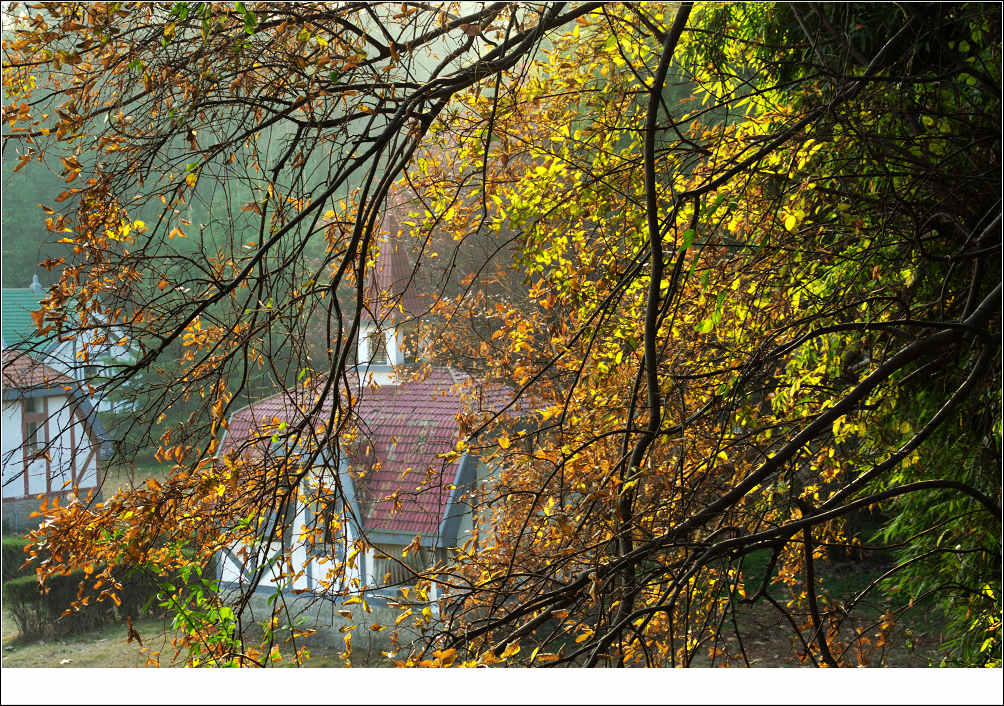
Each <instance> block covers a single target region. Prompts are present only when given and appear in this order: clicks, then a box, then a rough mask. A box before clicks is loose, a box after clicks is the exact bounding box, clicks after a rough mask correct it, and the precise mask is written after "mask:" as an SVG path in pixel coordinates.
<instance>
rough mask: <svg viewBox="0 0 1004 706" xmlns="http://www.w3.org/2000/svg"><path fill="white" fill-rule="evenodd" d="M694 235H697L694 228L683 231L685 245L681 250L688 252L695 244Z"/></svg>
mask: <svg viewBox="0 0 1004 706" xmlns="http://www.w3.org/2000/svg"><path fill="white" fill-rule="evenodd" d="M694 235H696V233H695V232H694V229H693V228H687V230H685V231H683V245H682V246H681V248H680V249H681V250H686V249H687V248H689V247H690V246H691V245H693V244H694Z"/></svg>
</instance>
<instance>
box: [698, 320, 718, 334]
mask: <svg viewBox="0 0 1004 706" xmlns="http://www.w3.org/2000/svg"><path fill="white" fill-rule="evenodd" d="M714 327H715V324H714V322H713V321H712V320H711V319H705V320H704V321H702V322H701V323H699V324H697V326H695V327H694V328H696V329H697V332H698V333H710V332H711V330H712V329H713V328H714Z"/></svg>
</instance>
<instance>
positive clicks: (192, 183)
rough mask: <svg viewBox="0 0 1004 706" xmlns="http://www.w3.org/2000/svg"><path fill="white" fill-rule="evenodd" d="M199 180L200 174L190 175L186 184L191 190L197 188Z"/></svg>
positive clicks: (186, 178)
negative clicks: (196, 183) (196, 184)
mask: <svg viewBox="0 0 1004 706" xmlns="http://www.w3.org/2000/svg"><path fill="white" fill-rule="evenodd" d="M198 180H199V175H198V174H189V175H188V176H186V177H185V183H186V184H188V186H189V188H192V189H194V188H195V182H197V181H198Z"/></svg>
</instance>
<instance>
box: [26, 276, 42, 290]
mask: <svg viewBox="0 0 1004 706" xmlns="http://www.w3.org/2000/svg"><path fill="white" fill-rule="evenodd" d="M28 289H30V290H31V291H33V292H34V293H35V294H41V293H42V283H41V282H39V281H38V273H37V272H36V273H35V274H34V275H32V278H31V284H29V285H28Z"/></svg>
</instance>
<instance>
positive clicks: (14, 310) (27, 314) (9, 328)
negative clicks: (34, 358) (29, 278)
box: [0, 288, 45, 348]
mask: <svg viewBox="0 0 1004 706" xmlns="http://www.w3.org/2000/svg"><path fill="white" fill-rule="evenodd" d="M2 296H3V299H2V301H0V324H2V326H0V327H2V329H3V341H4V343H5V344H6V345H7V346H8V347H10V348H15V347H19V346H21V345H22V344H25V343H27V344H29V345H30V344H33V343H37V342H39V341H40V340H42V339H41V337H40V336H39V335H38V333H37V329H36V328H35V322H34V321H33V320H32V318H31V312H33V311H38V308H39V306H38V304H39V302H40V301H42V299H43V298H44V296H45V295H44V293H42V292H36V291H34V290H32V289H30V288H25V289H4V290H2Z"/></svg>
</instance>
